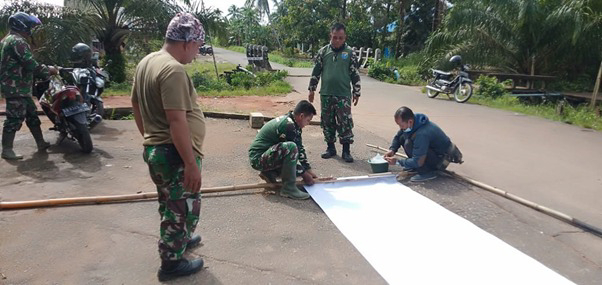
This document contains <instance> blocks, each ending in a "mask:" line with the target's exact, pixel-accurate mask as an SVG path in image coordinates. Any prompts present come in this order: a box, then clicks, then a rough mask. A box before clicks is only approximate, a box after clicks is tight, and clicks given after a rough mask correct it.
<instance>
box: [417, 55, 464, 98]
mask: <svg viewBox="0 0 602 285" xmlns="http://www.w3.org/2000/svg"><path fill="white" fill-rule="evenodd" d="M449 62H451V63H453V64H454V65H456V66H459V67H460V70H459V71H458V72H456V74H455V77H454V78H453V79H452V76H453V75H454V74H453V73H451V72H444V71H441V70H436V69H431V71H432V72H433V77H434V78H433V79H432V80H429V82H428V83H427V85H426V94H427V96H428V97H429V98H435V97H437V95H439V93H445V94H447V96H450V94H452V93H453V94H454V99H455V100H456V102H458V103H464V102H466V101H468V99H470V96H472V80H470V78H469V76H468V73H467V72H466V70H467V69H468V66H467V65H463V64H462V57H460V56H459V55H454V56H452V58H450V60H449Z"/></svg>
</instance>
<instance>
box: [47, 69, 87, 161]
mask: <svg viewBox="0 0 602 285" xmlns="http://www.w3.org/2000/svg"><path fill="white" fill-rule="evenodd" d="M61 73H63V74H64V75H68V74H65V73H66V71H64V70H61ZM35 96H36V97H37V98H38V101H39V102H40V106H41V107H42V110H43V111H44V114H46V116H47V117H48V119H50V121H51V122H52V123H53V124H54V126H53V127H52V128H50V130H54V131H58V132H59V133H60V135H59V140H58V142H57V144H60V143H61V142H62V141H63V140H64V139H65V138H68V139H70V140H73V141H77V143H78V144H79V146H80V147H81V150H82V152H84V153H90V152H92V149H93V148H94V146H93V143H92V137H91V136H90V130H89V128H88V118H87V114H88V112H89V111H90V107H89V106H88V105H87V104H86V103H85V102H84V98H83V96H82V94H81V93H80V90H79V88H77V87H76V86H71V85H66V84H65V82H64V81H63V78H62V77H61V75H53V76H51V77H50V79H49V80H46V81H41V82H37V83H36V84H35Z"/></svg>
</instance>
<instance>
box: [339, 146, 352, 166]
mask: <svg viewBox="0 0 602 285" xmlns="http://www.w3.org/2000/svg"><path fill="white" fill-rule="evenodd" d="M341 157H342V158H343V160H344V161H345V162H353V156H351V151H350V150H349V143H344V144H343V153H342V154H341Z"/></svg>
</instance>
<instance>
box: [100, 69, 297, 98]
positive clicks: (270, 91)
mask: <svg viewBox="0 0 602 285" xmlns="http://www.w3.org/2000/svg"><path fill="white" fill-rule="evenodd" d="M235 68H236V65H235V64H231V63H218V64H217V70H218V73H219V74H222V73H223V72H224V71H227V70H232V69H235ZM185 69H186V72H187V73H188V75H190V76H192V74H194V73H195V72H200V73H203V74H206V75H207V76H208V77H210V78H212V79H214V80H215V79H216V76H215V68H214V66H213V62H199V61H195V62H193V63H191V64H188V65H186V66H185ZM224 84H226V83H224ZM292 90H293V87H292V86H291V85H290V84H289V83H288V82H285V81H275V82H272V83H271V84H269V85H267V86H262V87H253V88H250V89H248V90H247V89H244V88H234V89H233V90H222V91H216V90H198V91H197V92H198V94H199V96H210V97H233V96H248V95H254V96H276V95H283V94H288V93H290V92H291V91H292ZM130 94H131V83H128V82H124V83H120V84H116V83H113V84H111V87H110V88H107V89H105V91H104V92H103V97H109V96H130Z"/></svg>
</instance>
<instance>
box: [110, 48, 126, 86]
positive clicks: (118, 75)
mask: <svg viewBox="0 0 602 285" xmlns="http://www.w3.org/2000/svg"><path fill="white" fill-rule="evenodd" d="M105 60H107V61H108V60H110V61H111V62H110V63H109V64H108V65H107V72H109V75H110V76H111V81H113V82H117V83H121V82H124V81H125V80H126V76H125V67H126V65H125V57H124V56H123V54H121V53H117V54H107V55H106V56H105Z"/></svg>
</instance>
